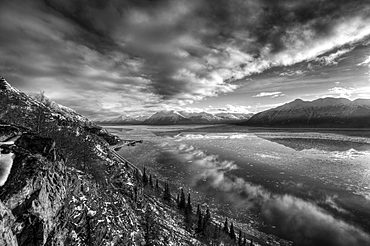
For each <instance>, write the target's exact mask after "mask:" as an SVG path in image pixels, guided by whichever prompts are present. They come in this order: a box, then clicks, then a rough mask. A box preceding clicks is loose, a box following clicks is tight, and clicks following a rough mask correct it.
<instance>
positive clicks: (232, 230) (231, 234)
mask: <svg viewBox="0 0 370 246" xmlns="http://www.w3.org/2000/svg"><path fill="white" fill-rule="evenodd" d="M229 235H230V238H231V239H235V231H234V224H233V222H231V225H230V232H229Z"/></svg>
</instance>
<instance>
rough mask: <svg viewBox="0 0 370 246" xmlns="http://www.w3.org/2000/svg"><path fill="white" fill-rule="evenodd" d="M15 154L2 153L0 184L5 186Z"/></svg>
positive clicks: (0, 158) (0, 157)
mask: <svg viewBox="0 0 370 246" xmlns="http://www.w3.org/2000/svg"><path fill="white" fill-rule="evenodd" d="M14 156H15V155H14V153H9V154H0V186H3V185H4V184H5V182H6V180H7V179H8V176H9V174H10V170H11V169H12V165H13V159H14Z"/></svg>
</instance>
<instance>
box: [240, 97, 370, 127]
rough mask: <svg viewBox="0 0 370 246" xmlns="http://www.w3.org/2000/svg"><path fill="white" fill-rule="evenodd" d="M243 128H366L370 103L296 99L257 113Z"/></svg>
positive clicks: (369, 116) (328, 99)
mask: <svg viewBox="0 0 370 246" xmlns="http://www.w3.org/2000/svg"><path fill="white" fill-rule="evenodd" d="M245 124H246V125H252V126H276V127H279V126H297V127H300V126H302V127H308V126H311V127H370V100H369V99H357V100H355V101H351V100H349V99H347V98H333V97H327V98H319V99H316V100H314V101H303V100H301V99H296V100H294V101H292V102H289V103H286V104H284V105H282V106H279V107H276V108H273V109H269V110H266V111H263V112H260V113H258V114H256V115H254V116H253V117H251V118H250V119H249V120H248V121H247V122H245Z"/></svg>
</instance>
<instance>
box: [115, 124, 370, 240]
mask: <svg viewBox="0 0 370 246" xmlns="http://www.w3.org/2000/svg"><path fill="white" fill-rule="evenodd" d="M110 130H111V131H112V132H114V133H116V134H118V135H120V136H121V137H122V138H124V139H143V140H144V143H143V144H140V145H137V146H135V147H127V148H123V149H122V150H121V154H122V155H124V156H125V157H127V158H128V159H129V160H131V161H133V162H134V163H137V164H138V165H139V166H146V167H147V168H148V169H149V170H151V172H153V173H155V174H156V175H157V176H159V177H160V178H161V179H168V180H169V181H171V182H172V183H174V184H175V185H177V186H183V187H185V188H186V189H187V190H190V191H191V192H192V194H194V196H193V199H194V200H196V201H198V202H207V203H208V204H210V205H211V208H212V211H214V212H215V213H217V214H219V215H222V216H228V217H230V218H234V219H236V220H237V221H239V222H241V223H243V225H246V226H247V227H248V228H258V230H259V231H262V232H264V233H267V234H273V235H276V236H278V237H281V238H284V239H288V240H292V241H293V242H294V243H295V244H296V245H370V236H369V233H370V161H369V160H370V137H369V136H368V132H365V131H355V130H352V131H340V130H338V131H321V132H317V131H316V132H315V131H313V130H309V129H308V130H300V131H294V130H282V129H280V130H279V129H256V128H245V127H234V126H222V127H209V128H199V127H194V126H185V127H182V126H171V127H168V126H163V127H160V126H155V127H153V126H122V127H116V128H114V129H113V128H112V129H110ZM251 233H252V234H253V233H254V234H255V235H256V236H258V235H257V234H256V233H257V232H256V231H253V230H251Z"/></svg>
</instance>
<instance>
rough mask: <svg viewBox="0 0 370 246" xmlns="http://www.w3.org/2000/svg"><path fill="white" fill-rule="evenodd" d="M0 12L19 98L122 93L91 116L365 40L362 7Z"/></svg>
mask: <svg viewBox="0 0 370 246" xmlns="http://www.w3.org/2000/svg"><path fill="white" fill-rule="evenodd" d="M0 7H1V10H0V12H1V13H0V14H1V17H0V18H1V23H0V31H1V32H2V35H1V37H0V43H1V50H0V55H1V57H0V68H1V72H2V75H3V76H5V77H7V78H8V80H9V81H10V82H11V83H14V84H15V85H17V86H20V87H21V88H23V89H26V90H27V91H32V89H33V90H35V89H36V90H39V89H44V90H46V92H47V94H50V93H51V92H50V91H54V93H51V94H52V95H51V96H52V97H54V99H57V100H60V99H62V98H63V95H64V97H65V96H66V95H69V94H70V93H72V94H73V92H74V93H76V90H78V92H77V93H78V95H75V98H76V100H77V99H79V98H83V97H82V96H81V95H84V97H85V98H86V97H96V96H97V92H95V93H94V90H95V89H96V88H99V87H100V91H101V90H104V91H106V92H107V94H106V95H109V93H112V94H114V93H115V94H117V93H120V96H119V97H117V96H114V95H112V97H108V96H107V98H104V97H103V98H102V99H101V100H100V102H99V104H96V102H92V101H90V103H94V107H95V109H91V112H90V113H89V114H88V115H89V116H93V115H95V114H97V113H98V112H99V111H101V110H104V111H106V110H112V111H114V112H118V111H119V110H120V108H121V110H122V108H125V105H121V103H120V101H119V100H118V98H122V97H126V96H128V95H130V94H132V93H133V92H135V93H136V99H132V98H131V99H129V100H128V101H129V102H128V104H135V100H138V101H136V104H138V105H139V104H140V103H141V102H142V101H143V99H145V100H146V101H145V100H144V101H145V103H146V105H147V104H148V103H150V101H153V102H154V103H158V102H163V101H166V102H167V103H168V104H171V105H176V104H180V105H181V104H187V103H191V102H194V101H196V100H200V99H202V98H204V97H210V96H217V95H218V94H220V93H227V92H230V91H233V90H235V89H236V88H237V86H236V85H235V84H232V83H230V82H232V81H233V80H237V79H241V78H243V77H245V76H248V75H250V74H253V73H259V72H262V71H264V70H265V69H268V68H270V67H272V66H282V65H290V64H294V63H296V62H301V61H303V60H308V59H313V58H315V57H316V56H318V55H320V54H323V53H324V52H327V51H329V50H331V49H333V48H335V47H339V46H342V45H344V44H346V43H349V42H354V41H357V40H360V39H362V38H364V37H366V35H369V34H370V28H369V27H368V26H366V22H367V21H369V19H368V16H369V15H368V13H369V4H368V3H367V1H361V0H358V1H344V0H339V1H338V0H337V1H335V0H321V1H318V0H315V1H303V0H302V1H297V0H281V1H276V0H263V1H257V0H250V1H244V0H230V1H227V0H220V1H212V0H202V1H198V0H189V1H180V0H175V1H170V0H163V1H149V0H147V1H133V0H132V1H130V0H127V1H119V0H109V1H88V0H73V1H72V0H66V1H57V0H44V1H32V2H31V1H27V2H23V1H16V0H15V1H10V0H8V1H2V2H1V3H0ZM46 81H48V82H47V85H46V86H45V83H46ZM102 82H103V83H102ZM104 83H105V85H107V86H105V87H103V86H104ZM108 84H109V85H110V86H108ZM128 86H132V87H133V88H134V89H132V88H131V89H129V90H127V87H128ZM45 87H46V88H45ZM60 89H63V90H60ZM57 90H58V91H59V94H58V93H56V91H57ZM57 94H58V95H57ZM109 98H111V99H110V100H111V102H113V101H114V102H113V103H111V104H109V105H108V104H104V103H106V102H104V101H103V100H108V99H109ZM115 98H117V99H115ZM87 104H88V103H87ZM103 104H104V105H106V108H102V107H101V105H103ZM113 105H114V106H113ZM84 107H86V104H85V105H81V109H83V108H84ZM77 110H78V108H77Z"/></svg>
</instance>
